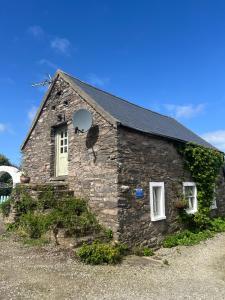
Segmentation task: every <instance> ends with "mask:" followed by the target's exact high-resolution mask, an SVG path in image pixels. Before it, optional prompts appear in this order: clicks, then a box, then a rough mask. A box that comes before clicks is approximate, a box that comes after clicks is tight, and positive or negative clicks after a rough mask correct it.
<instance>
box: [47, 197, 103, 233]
mask: <svg viewBox="0 0 225 300" xmlns="http://www.w3.org/2000/svg"><path fill="white" fill-rule="evenodd" d="M51 218H52V223H53V224H54V225H55V226H56V227H59V228H65V229H66V230H67V233H68V234H69V235H76V236H83V235H86V234H89V233H94V232H96V233H97V232H99V231H100V230H101V228H102V227H101V226H100V225H99V223H98V221H97V219H96V217H95V215H94V214H93V213H92V212H90V211H89V210H88V207H87V203H86V201H84V200H81V199H75V198H73V197H69V198H66V199H63V200H62V201H60V202H59V203H58V204H57V207H56V208H55V209H54V210H53V211H52V213H51Z"/></svg>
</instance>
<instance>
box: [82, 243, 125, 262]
mask: <svg viewBox="0 0 225 300" xmlns="http://www.w3.org/2000/svg"><path fill="white" fill-rule="evenodd" d="M77 255H78V257H79V258H80V260H81V261H82V262H84V263H86V264H91V265H100V264H116V263H119V262H121V260H122V257H123V255H124V248H123V247H121V246H119V245H118V246H117V245H116V246H113V245H110V244H107V243H100V242H94V243H93V244H91V245H87V244H84V245H83V246H82V247H81V248H80V249H79V250H78V251H77Z"/></svg>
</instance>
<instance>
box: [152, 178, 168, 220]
mask: <svg viewBox="0 0 225 300" xmlns="http://www.w3.org/2000/svg"><path fill="white" fill-rule="evenodd" d="M154 187H160V188H161V196H160V215H158V216H155V215H154V210H153V188H154ZM149 189H150V217H151V221H159V220H164V219H166V215H165V187H164V182H150V183H149Z"/></svg>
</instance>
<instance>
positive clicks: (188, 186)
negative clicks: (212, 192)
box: [183, 182, 198, 214]
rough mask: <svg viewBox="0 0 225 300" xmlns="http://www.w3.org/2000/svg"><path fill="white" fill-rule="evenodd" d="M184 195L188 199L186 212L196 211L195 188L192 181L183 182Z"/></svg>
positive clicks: (192, 212)
mask: <svg viewBox="0 0 225 300" xmlns="http://www.w3.org/2000/svg"><path fill="white" fill-rule="evenodd" d="M183 191H184V197H185V199H186V200H187V201H188V208H187V209H186V212H187V213H188V214H194V213H195V212H196V211H197V209H198V208H197V188H196V184H195V183H194V182H184V183H183Z"/></svg>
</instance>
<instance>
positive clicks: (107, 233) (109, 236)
mask: <svg viewBox="0 0 225 300" xmlns="http://www.w3.org/2000/svg"><path fill="white" fill-rule="evenodd" d="M103 231H104V234H105V237H106V239H108V240H112V239H113V231H112V229H110V228H104V229H103Z"/></svg>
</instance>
